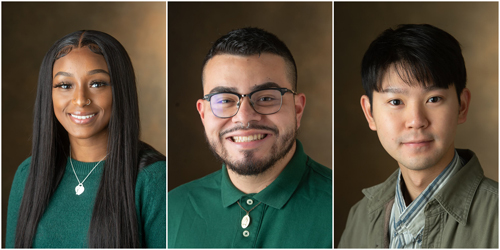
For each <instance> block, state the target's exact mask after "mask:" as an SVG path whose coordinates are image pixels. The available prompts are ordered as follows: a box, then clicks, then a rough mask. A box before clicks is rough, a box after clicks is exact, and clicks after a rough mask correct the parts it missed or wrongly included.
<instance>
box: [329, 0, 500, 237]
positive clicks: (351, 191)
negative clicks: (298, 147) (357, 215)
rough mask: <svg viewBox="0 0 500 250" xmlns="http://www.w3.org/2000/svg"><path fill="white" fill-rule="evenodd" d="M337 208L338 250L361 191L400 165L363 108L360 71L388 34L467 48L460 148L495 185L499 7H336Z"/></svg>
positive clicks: (492, 4)
mask: <svg viewBox="0 0 500 250" xmlns="http://www.w3.org/2000/svg"><path fill="white" fill-rule="evenodd" d="M334 17H335V20H334V31H335V32H334V37H335V38H334V51H335V57H334V72H335V77H334V84H335V89H334V91H335V93H334V98H335V104H334V105H335V124H334V127H335V139H334V140H335V141H334V145H335V146H334V147H335V152H334V158H335V174H334V175H335V179H334V190H335V195H334V196H335V200H334V204H335V208H334V211H335V212H334V218H335V219H334V221H335V226H334V228H335V229H334V235H335V237H334V238H335V244H334V246H337V245H338V242H339V240H340V236H341V235H342V232H343V230H344V228H345V223H346V220H347V215H348V213H349V209H350V208H351V207H352V206H353V205H354V204H355V203H356V202H357V201H359V200H360V199H361V198H362V197H363V194H362V193H361V190H362V189H363V188H367V187H371V186H373V185H376V184H378V183H381V182H383V181H385V180H386V179H387V177H389V175H390V174H391V173H392V172H394V171H395V170H396V169H397V167H398V165H397V162H396V161H395V160H394V159H392V158H391V157H390V156H389V154H387V153H386V151H385V150H384V148H383V147H382V146H381V144H380V142H379V140H378V137H377V133H376V132H374V131H371V130H370V129H369V127H368V123H367V122H366V120H365V117H364V115H363V112H362V110H361V106H360V104H359V103H360V97H361V95H363V94H364V90H363V88H362V86H361V76H360V70H361V69H360V65H361V60H362V57H363V54H364V53H365V51H366V49H367V48H368V46H369V44H370V43H371V42H372V41H373V40H374V39H375V38H376V37H377V36H378V35H379V34H380V33H381V32H382V31H384V30H385V29H387V28H390V27H391V28H395V27H396V26H397V25H398V24H402V23H428V24H432V25H434V26H436V27H438V28H441V29H443V30H445V31H447V32H448V33H450V34H451V35H453V36H454V37H455V38H456V39H457V40H458V41H459V42H460V44H461V46H462V54H463V56H464V59H465V63H466V67H467V87H468V88H469V89H470V91H471V93H472V98H471V104H470V109H469V114H468V119H467V122H466V123H464V124H462V125H459V126H458V130H457V136H456V139H455V146H456V147H457V148H468V149H471V150H473V151H474V152H475V153H476V155H477V156H478V158H479V160H480V162H481V165H482V167H483V169H484V172H485V175H486V176H487V177H489V178H491V179H494V180H496V181H498V3H496V2H484V3H466V2H459V3H451V2H446V3H438V2H427V3H417V2H411V3H396V2H391V3H347V2H344V3H335V4H334Z"/></svg>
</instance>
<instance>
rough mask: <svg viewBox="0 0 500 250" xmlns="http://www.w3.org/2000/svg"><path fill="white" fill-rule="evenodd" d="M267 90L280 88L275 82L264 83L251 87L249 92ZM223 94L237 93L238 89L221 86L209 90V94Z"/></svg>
mask: <svg viewBox="0 0 500 250" xmlns="http://www.w3.org/2000/svg"><path fill="white" fill-rule="evenodd" d="M268 88H281V86H280V85H278V84H277V83H275V82H265V83H262V84H259V85H255V86H253V87H252V89H251V91H250V92H254V91H256V90H261V89H268ZM225 92H229V93H238V89H236V88H235V87H223V86H219V87H215V88H213V89H212V90H210V93H209V94H212V93H225Z"/></svg>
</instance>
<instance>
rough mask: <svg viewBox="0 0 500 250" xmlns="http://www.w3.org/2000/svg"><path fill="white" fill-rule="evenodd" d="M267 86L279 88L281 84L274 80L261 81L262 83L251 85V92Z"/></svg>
mask: <svg viewBox="0 0 500 250" xmlns="http://www.w3.org/2000/svg"><path fill="white" fill-rule="evenodd" d="M268 88H281V86H280V85H278V84H277V83H275V82H266V83H263V84H259V85H256V86H253V87H252V92H253V91H256V90H261V89H268Z"/></svg>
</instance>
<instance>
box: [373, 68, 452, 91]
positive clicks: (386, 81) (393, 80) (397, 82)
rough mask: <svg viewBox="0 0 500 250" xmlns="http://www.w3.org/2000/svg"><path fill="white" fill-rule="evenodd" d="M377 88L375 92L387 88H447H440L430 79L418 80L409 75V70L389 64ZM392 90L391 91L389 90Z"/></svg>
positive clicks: (427, 89) (400, 89) (424, 89)
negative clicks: (426, 80) (425, 80)
mask: <svg viewBox="0 0 500 250" xmlns="http://www.w3.org/2000/svg"><path fill="white" fill-rule="evenodd" d="M378 88H379V90H378V91H375V92H380V93H384V92H387V91H388V90H398V92H402V91H403V90H404V91H403V92H406V91H407V90H410V89H411V90H420V91H424V92H425V91H430V90H437V89H449V86H447V88H442V87H439V86H437V85H435V84H434V83H433V82H432V81H431V80H429V82H419V81H418V80H416V79H415V77H414V76H412V75H411V70H405V69H401V68H398V69H396V67H395V66H391V67H389V68H388V69H387V71H386V72H385V73H384V75H383V76H382V78H381V81H380V85H379V87H378ZM390 92H393V91H390Z"/></svg>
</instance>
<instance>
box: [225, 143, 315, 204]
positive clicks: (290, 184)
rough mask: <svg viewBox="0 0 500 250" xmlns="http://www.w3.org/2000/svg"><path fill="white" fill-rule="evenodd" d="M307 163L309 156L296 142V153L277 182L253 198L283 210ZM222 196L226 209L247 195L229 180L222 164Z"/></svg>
mask: <svg viewBox="0 0 500 250" xmlns="http://www.w3.org/2000/svg"><path fill="white" fill-rule="evenodd" d="M306 163H307V155H306V154H305V153H304V149H303V147H302V144H301V143H300V141H299V140H296V148H295V153H294V155H293V157H292V159H291V160H290V162H288V164H287V165H286V167H285V168H284V169H283V171H282V172H281V173H280V174H279V176H278V177H277V178H276V180H274V181H273V182H272V183H271V184H270V185H269V186H267V187H266V188H265V189H264V190H262V191H260V192H259V193H257V194H253V198H254V199H256V200H258V201H261V202H262V203H264V204H266V205H268V206H270V207H273V208H276V209H281V208H282V207H283V206H284V205H285V204H286V202H287V201H288V200H289V199H290V197H292V194H293V193H294V192H295V190H296V189H297V187H298V185H299V183H300V180H301V179H302V176H303V175H304V171H305V170H306ZM221 195H222V206H224V207H228V206H230V205H232V204H234V203H236V201H238V200H239V199H240V198H241V197H243V196H246V195H247V194H245V193H243V192H241V191H240V190H238V189H237V188H236V187H235V186H234V185H233V183H232V182H231V180H230V179H229V175H228V173H227V169H226V165H225V164H222V180H221ZM248 195H252V194H248Z"/></svg>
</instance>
